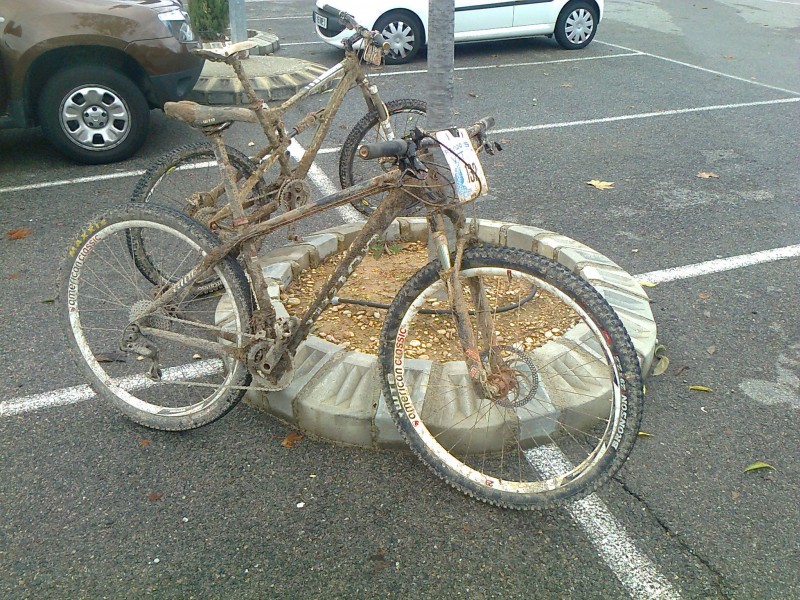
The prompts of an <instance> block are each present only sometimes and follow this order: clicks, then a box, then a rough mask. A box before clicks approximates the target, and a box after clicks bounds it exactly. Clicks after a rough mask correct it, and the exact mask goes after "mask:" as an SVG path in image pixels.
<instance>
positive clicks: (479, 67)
mask: <svg viewBox="0 0 800 600" xmlns="http://www.w3.org/2000/svg"><path fill="white" fill-rule="evenodd" d="M640 54H641V52H639V51H637V50H632V51H630V52H625V53H620V54H610V55H608V56H580V57H577V58H559V59H557V60H534V61H530V62H521V63H508V64H499V65H476V66H472V67H456V68H455V69H453V71H455V72H457V73H462V72H464V71H486V70H488V69H516V68H520V67H536V66H542V65H556V64H561V63H573V62H586V61H590V60H608V59H612V58H625V57H626V56H639V55H640ZM427 72H428V69H415V70H413V71H412V70H404V71H389V72H383V73H370V74H369V76H370V78H373V77H395V76H397V75H419V74H422V73H427Z"/></svg>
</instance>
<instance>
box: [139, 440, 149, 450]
mask: <svg viewBox="0 0 800 600" xmlns="http://www.w3.org/2000/svg"><path fill="white" fill-rule="evenodd" d="M139 445H140V446H141V447H142V448H147V447H148V446H149V445H150V440H148V439H147V438H142V439H140V440H139Z"/></svg>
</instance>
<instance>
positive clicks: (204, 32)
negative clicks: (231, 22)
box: [189, 0, 229, 41]
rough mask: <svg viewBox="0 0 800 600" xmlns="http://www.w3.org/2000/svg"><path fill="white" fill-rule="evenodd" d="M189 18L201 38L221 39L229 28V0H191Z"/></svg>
mask: <svg viewBox="0 0 800 600" xmlns="http://www.w3.org/2000/svg"><path fill="white" fill-rule="evenodd" d="M189 18H190V19H191V20H192V29H194V31H195V33H197V35H199V36H200V39H201V40H203V41H216V40H221V39H223V38H224V37H225V30H226V29H228V19H229V17H228V0H189Z"/></svg>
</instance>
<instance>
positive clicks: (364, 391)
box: [220, 217, 656, 449]
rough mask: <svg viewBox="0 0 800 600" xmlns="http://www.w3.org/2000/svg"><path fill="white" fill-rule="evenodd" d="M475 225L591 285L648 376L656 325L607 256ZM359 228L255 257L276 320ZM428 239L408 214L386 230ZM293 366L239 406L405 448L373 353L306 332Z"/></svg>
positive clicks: (332, 435)
mask: <svg viewBox="0 0 800 600" xmlns="http://www.w3.org/2000/svg"><path fill="white" fill-rule="evenodd" d="M478 223H479V229H478V237H479V238H480V239H481V240H482V241H484V242H487V243H492V244H499V245H501V246H508V247H513V248H521V249H524V250H532V251H533V252H536V253H538V254H541V255H543V256H545V257H547V258H550V259H552V260H555V261H556V262H559V263H561V264H562V265H564V266H565V267H567V268H568V269H570V270H571V271H573V272H574V273H576V274H577V275H578V276H580V277H582V278H583V279H585V280H587V281H588V282H589V283H591V284H592V285H593V286H594V287H595V288H596V289H597V290H598V292H600V294H601V295H602V296H603V297H604V298H605V299H606V301H608V303H609V304H610V305H611V307H612V308H613V309H614V310H615V311H616V312H617V314H618V315H619V317H620V319H621V320H622V322H623V323H624V325H625V328H626V329H627V330H628V334H629V335H630V337H631V340H632V341H633V344H634V347H635V348H636V352H637V355H638V357H639V362H640V364H641V368H642V373H647V372H649V369H650V366H651V364H652V361H653V354H654V351H655V346H656V324H655V320H654V319H653V313H652V311H651V310H650V301H649V298H648V297H647V294H646V293H645V291H644V290H643V289H642V287H641V286H640V285H639V284H638V283H637V282H636V280H634V279H633V277H631V275H629V274H628V273H627V272H625V271H624V270H623V269H622V268H620V267H619V265H617V264H616V263H614V262H613V261H611V260H610V259H609V258H607V257H605V256H603V255H602V254H600V253H598V252H596V251H594V250H592V249H591V248H589V247H588V246H585V245H584V244H581V243H580V242H577V241H575V240H573V239H570V238H568V237H566V236H563V235H559V234H556V233H553V232H551V231H547V230H545V229H539V228H537V227H528V226H524V225H516V224H514V223H507V222H502V221H492V220H488V219H479V221H478ZM362 226H363V223H348V224H345V225H341V226H337V227H332V228H330V229H325V230H323V231H320V232H317V233H316V234H314V235H310V236H307V237H305V238H304V240H303V241H302V242H300V243H296V244H291V245H288V246H284V247H283V248H279V249H277V250H274V251H272V252H270V253H269V254H267V255H266V256H265V257H263V258H262V267H263V270H264V275H265V277H266V278H267V281H268V282H269V283H270V285H269V294H270V297H271V298H272V300H273V303H274V304H275V308H276V311H277V312H278V316H282V315H283V316H285V315H286V314H287V312H286V308H285V307H284V306H283V304H281V302H280V290H281V289H282V288H285V287H286V286H288V284H289V283H290V282H291V281H292V278H293V277H295V276H296V275H297V274H298V273H299V272H300V271H303V270H305V269H307V268H309V267H315V266H316V265H318V264H319V263H320V261H322V260H323V259H324V258H326V257H327V256H329V255H331V254H334V253H336V252H339V251H341V250H343V249H345V248H346V247H347V246H349V245H350V243H351V242H352V241H353V239H354V238H355V236H356V235H357V234H358V232H359V231H360V229H361V227H362ZM427 235H428V226H427V223H426V221H425V219H424V218H414V217H402V218H399V219H397V220H396V221H395V222H394V223H392V225H391V226H390V228H389V230H388V231H387V232H386V238H387V240H392V239H397V238H403V239H406V240H414V241H423V240H426V239H427ZM220 308H222V306H220ZM575 329H576V330H577V329H578V328H577V327H576V328H575ZM570 335H572V336H573V337H575V336H579V335H580V332H569V333H568V334H567V336H565V337H569V336H570ZM546 346H547V345H545V346H544V347H543V348H546ZM420 363H427V364H428V366H427V369H426V367H425V365H423V364H420V366H419V371H420V376H421V377H424V378H425V380H426V382H427V376H428V375H429V372H430V368H429V362H428V361H420ZM294 367H295V376H294V379H293V381H292V383H291V385H289V387H288V388H286V389H285V390H282V391H280V392H265V391H262V390H255V389H250V390H248V391H247V393H246V394H245V398H244V399H245V402H246V403H247V404H249V405H250V406H251V407H253V408H256V409H257V410H262V411H264V412H267V413H270V414H271V415H273V416H274V417H276V418H278V419H280V420H282V421H284V422H286V423H288V424H290V425H292V426H294V427H297V428H298V429H300V430H301V431H304V432H306V433H307V434H310V435H312V436H315V437H318V438H323V439H326V440H330V441H334V442H339V443H343V444H347V445H352V446H361V447H366V448H373V449H379V448H407V444H406V443H405V442H404V441H403V439H402V438H401V437H400V434H399V432H398V431H397V428H396V426H395V424H394V421H393V420H392V417H391V415H390V414H389V411H388V409H387V407H386V402H385V400H384V399H383V394H382V389H381V378H380V369H379V365H378V357H377V356H375V355H370V354H364V353H362V352H357V351H352V350H346V349H345V348H344V347H342V346H339V345H337V344H333V343H331V342H328V341H326V340H323V339H321V338H319V337H317V336H314V335H310V336H309V337H308V339H307V340H305V341H304V342H303V343H302V344H301V345H300V347H299V348H298V351H297V355H296V357H295V365H294ZM255 385H258V382H257V381H255ZM587 391H588V390H587ZM591 392H592V393H593V394H595V396H594V397H593V398H590V400H589V401H588V403H591V402H592V401H594V400H601V399H602V398H601V396H602V397H603V398H604V397H605V395H604V394H605V392H604V391H603V390H599V391H598V390H596V389H593V390H591ZM534 420H535V421H536V422H535V423H534V422H532V423H531V424H530V426H531V429H533V428H535V427H541V426H543V424H544V423H550V422H551V421H552V417H550V416H548V415H540V418H539V419H538V420H537V419H534Z"/></svg>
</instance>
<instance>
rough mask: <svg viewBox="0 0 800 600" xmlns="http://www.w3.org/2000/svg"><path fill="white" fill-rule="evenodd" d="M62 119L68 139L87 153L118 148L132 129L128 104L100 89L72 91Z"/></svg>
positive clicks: (115, 95) (63, 107)
mask: <svg viewBox="0 0 800 600" xmlns="http://www.w3.org/2000/svg"><path fill="white" fill-rule="evenodd" d="M59 117H60V122H61V128H62V129H63V131H64V133H65V134H66V135H67V137H68V138H69V139H70V140H71V141H72V142H73V143H74V144H76V145H77V146H80V147H81V148H84V149H86V150H95V151H100V150H109V149H111V148H114V147H116V146H118V145H120V144H121V143H122V142H123V141H124V140H125V138H127V137H128V134H129V133H130V130H131V116H130V110H129V108H128V105H127V104H126V103H125V101H124V100H123V99H122V98H121V97H120V96H119V95H118V94H117V93H116V92H114V91H113V90H110V89H108V88H104V87H100V86H82V87H78V88H75V89H74V90H72V91H71V92H70V93H69V94H67V95H66V96H65V97H64V100H63V101H62V103H61V111H60V114H59Z"/></svg>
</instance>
